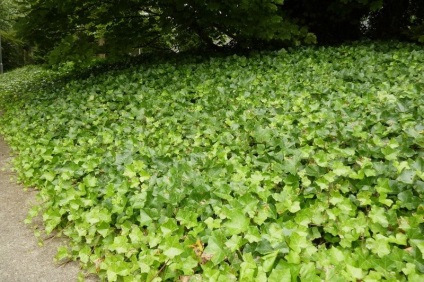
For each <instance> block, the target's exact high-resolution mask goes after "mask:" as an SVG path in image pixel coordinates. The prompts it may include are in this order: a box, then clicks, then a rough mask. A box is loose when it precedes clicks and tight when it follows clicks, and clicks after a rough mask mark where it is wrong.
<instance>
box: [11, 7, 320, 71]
mask: <svg viewBox="0 0 424 282" xmlns="http://www.w3.org/2000/svg"><path fill="white" fill-rule="evenodd" d="M26 4H27V6H26V13H25V17H22V18H21V19H20V21H19V25H18V26H19V31H20V35H21V36H22V37H23V38H26V39H27V40H29V41H30V42H31V43H32V44H33V45H36V46H37V48H38V51H39V54H40V55H41V56H46V55H47V56H48V58H49V60H50V62H51V63H54V62H58V61H61V60H63V59H64V58H66V59H75V60H79V59H81V60H84V59H86V58H87V57H90V56H92V55H93V54H96V53H107V54H108V56H109V57H115V56H120V55H122V54H128V53H130V52H132V51H134V50H135V49H137V50H143V52H148V51H151V50H157V49H160V50H164V49H165V50H178V51H185V50H191V49H195V48H206V49H215V48H220V47H229V46H231V47H237V48H257V47H263V46H266V45H267V44H272V45H275V46H287V45H295V44H296V45H298V44H303V43H314V42H315V37H314V35H313V34H311V33H309V32H308V30H307V28H305V27H303V26H301V25H299V24H297V23H295V22H293V21H292V20H291V19H290V18H289V17H288V16H287V15H286V12H285V11H284V9H282V4H283V1H281V0H245V1H225V0H214V1H203V0H188V1H181V0H172V1H169V0H161V1H152V0H128V1H101V2H100V1H96V0H88V1H82V0H72V1H71V0H61V1H58V0H29V1H26ZM100 39H101V40H103V41H104V42H105V44H104V45H103V46H100V45H99V44H98V42H99V40H100Z"/></svg>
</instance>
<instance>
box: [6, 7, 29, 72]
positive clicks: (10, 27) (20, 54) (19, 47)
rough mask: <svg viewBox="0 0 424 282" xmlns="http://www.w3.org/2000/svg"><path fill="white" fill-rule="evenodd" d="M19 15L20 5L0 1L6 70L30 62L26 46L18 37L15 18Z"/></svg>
mask: <svg viewBox="0 0 424 282" xmlns="http://www.w3.org/2000/svg"><path fill="white" fill-rule="evenodd" d="M18 14H19V9H18V5H17V4H16V2H15V1H13V0H0V35H1V38H2V47H3V48H2V54H3V65H4V70H5V71H7V70H11V69H13V68H17V67H20V66H23V65H24V64H25V63H26V61H27V60H28V58H27V54H26V50H25V44H24V43H23V42H22V40H19V39H18V38H17V37H16V33H15V31H14V24H15V17H16V15H18Z"/></svg>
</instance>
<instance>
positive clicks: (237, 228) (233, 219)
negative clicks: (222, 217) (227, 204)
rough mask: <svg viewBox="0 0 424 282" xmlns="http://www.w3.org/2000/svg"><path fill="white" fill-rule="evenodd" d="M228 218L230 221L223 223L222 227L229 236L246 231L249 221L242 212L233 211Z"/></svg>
mask: <svg viewBox="0 0 424 282" xmlns="http://www.w3.org/2000/svg"><path fill="white" fill-rule="evenodd" d="M229 216H230V220H229V221H227V222H225V223H224V224H223V226H224V228H226V229H227V230H228V232H229V234H230V235H237V234H240V233H242V232H245V231H247V228H248V227H249V222H250V219H249V218H248V217H247V216H246V215H245V214H244V213H243V212H241V211H239V210H233V211H231V214H230V215H229Z"/></svg>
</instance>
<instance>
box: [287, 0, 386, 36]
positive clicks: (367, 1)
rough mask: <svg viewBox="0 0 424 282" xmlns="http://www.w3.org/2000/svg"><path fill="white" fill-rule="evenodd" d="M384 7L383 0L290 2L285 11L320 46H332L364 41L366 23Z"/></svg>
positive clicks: (289, 0) (302, 0)
mask: <svg viewBox="0 0 424 282" xmlns="http://www.w3.org/2000/svg"><path fill="white" fill-rule="evenodd" d="M382 4H383V3H382V0H286V1H285V2H284V9H287V10H288V11H289V14H290V16H291V17H293V18H294V19H296V20H297V21H298V22H300V23H301V24H303V25H305V26H307V27H308V29H309V30H310V31H311V32H313V33H314V34H315V35H316V36H317V38H318V43H323V44H328V43H339V42H344V41H346V40H358V39H360V38H361V37H363V35H364V29H365V26H364V19H365V18H366V17H367V16H368V15H369V14H370V12H372V11H377V10H379V9H380V8H381V7H382Z"/></svg>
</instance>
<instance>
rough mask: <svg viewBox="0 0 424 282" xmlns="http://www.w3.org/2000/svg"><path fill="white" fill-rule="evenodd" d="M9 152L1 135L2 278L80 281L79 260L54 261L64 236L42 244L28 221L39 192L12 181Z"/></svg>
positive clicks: (22, 281) (26, 281) (19, 281)
mask: <svg viewBox="0 0 424 282" xmlns="http://www.w3.org/2000/svg"><path fill="white" fill-rule="evenodd" d="M9 154H10V151H9V148H8V147H7V145H6V144H5V143H4V140H3V139H2V138H1V136H0V281H1V282H44V281H45V282H56V281H57V282H68V281H69V282H73V281H77V276H78V272H79V271H80V269H79V267H78V265H77V264H76V263H69V264H66V265H64V266H58V265H56V264H55V263H54V261H53V258H54V256H55V254H56V249H57V246H58V245H59V244H60V239H50V240H47V241H46V242H45V243H44V246H43V247H40V246H38V241H37V238H36V237H35V236H34V232H33V231H32V230H31V227H30V226H28V225H25V224H24V222H23V221H24V219H25V217H26V215H27V212H28V210H29V208H30V207H31V206H32V204H31V203H33V202H34V201H35V194H36V192H35V191H27V192H25V191H24V190H23V187H21V186H19V185H17V184H14V182H13V181H11V178H12V177H13V173H12V172H11V171H10V165H9V161H10V156H9ZM90 281H94V280H91V279H90Z"/></svg>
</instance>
